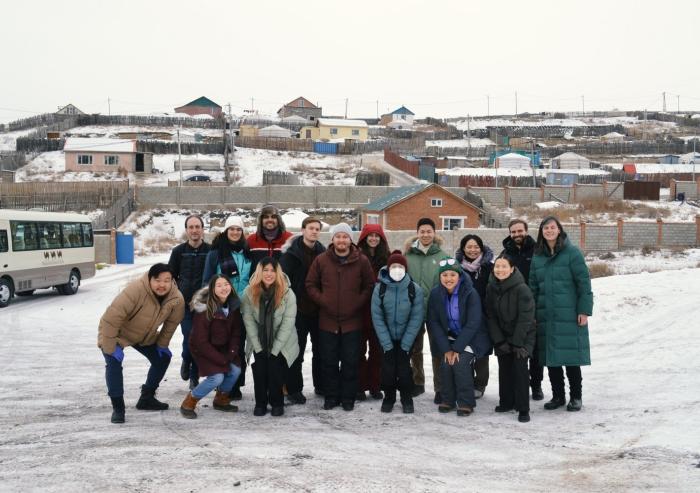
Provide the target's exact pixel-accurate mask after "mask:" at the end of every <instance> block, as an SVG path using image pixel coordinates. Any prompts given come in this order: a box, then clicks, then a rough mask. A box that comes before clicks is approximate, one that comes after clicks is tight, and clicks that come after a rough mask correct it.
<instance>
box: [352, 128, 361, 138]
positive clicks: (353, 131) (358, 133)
mask: <svg viewBox="0 0 700 493" xmlns="http://www.w3.org/2000/svg"><path fill="white" fill-rule="evenodd" d="M352 134H353V135H356V136H359V135H360V131H359V130H357V129H355V128H353V129H352Z"/></svg>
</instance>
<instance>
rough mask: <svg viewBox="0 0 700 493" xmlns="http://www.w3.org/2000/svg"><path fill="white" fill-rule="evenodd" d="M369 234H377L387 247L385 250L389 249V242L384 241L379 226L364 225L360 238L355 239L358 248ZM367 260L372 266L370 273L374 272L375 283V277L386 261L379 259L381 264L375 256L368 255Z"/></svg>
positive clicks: (382, 232)
mask: <svg viewBox="0 0 700 493" xmlns="http://www.w3.org/2000/svg"><path fill="white" fill-rule="evenodd" d="M370 233H375V234H378V235H379V236H380V238H381V239H382V241H383V242H384V244H385V245H386V246H387V249H388V248H389V242H388V241H387V239H386V235H385V234H384V230H383V229H382V227H381V226H380V225H379V224H365V225H364V226H362V230H361V231H360V237H359V238H358V239H357V245H358V246H359V245H360V243H362V242H363V241H364V240H365V239H366V238H367V236H369V235H370ZM360 250H362V248H360ZM367 259H368V260H369V263H370V264H371V265H372V271H373V272H374V279H375V281H376V280H377V276H378V275H379V269H381V268H382V267H384V266H385V265H386V260H387V259H381V260H383V262H382V261H381V260H380V259H379V258H378V256H376V255H375V256H374V257H370V256H369V255H367Z"/></svg>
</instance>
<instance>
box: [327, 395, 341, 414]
mask: <svg viewBox="0 0 700 493" xmlns="http://www.w3.org/2000/svg"><path fill="white" fill-rule="evenodd" d="M339 405H340V402H338V400H337V399H329V398H326V399H325V400H324V401H323V409H325V410H326V411H330V410H331V409H333V408H334V407H338V406H339Z"/></svg>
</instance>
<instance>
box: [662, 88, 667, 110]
mask: <svg viewBox="0 0 700 493" xmlns="http://www.w3.org/2000/svg"><path fill="white" fill-rule="evenodd" d="M661 95H662V96H663V98H664V113H666V91H664V92H662V93H661Z"/></svg>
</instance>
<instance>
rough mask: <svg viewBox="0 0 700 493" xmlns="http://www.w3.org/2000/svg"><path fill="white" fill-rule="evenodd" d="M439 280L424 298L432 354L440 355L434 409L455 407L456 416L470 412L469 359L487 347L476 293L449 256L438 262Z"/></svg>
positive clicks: (472, 396)
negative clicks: (437, 397)
mask: <svg viewBox="0 0 700 493" xmlns="http://www.w3.org/2000/svg"><path fill="white" fill-rule="evenodd" d="M438 265H439V269H440V270H439V275H440V284H439V285H437V286H436V287H434V288H433V290H432V291H431V292H430V298H429V299H428V330H429V331H430V335H431V340H432V346H431V349H432V351H433V356H434V357H439V358H440V384H441V386H440V395H441V397H442V402H441V403H440V404H439V406H438V411H440V412H441V413H448V412H450V411H452V410H453V409H454V408H455V405H456V407H457V415H458V416H469V415H470V414H472V412H474V407H476V400H475V399H474V377H473V373H472V366H471V365H472V362H473V360H474V358H480V357H482V356H484V355H485V354H487V353H488V352H489V351H491V341H490V339H489V335H488V331H487V329H486V326H485V325H484V324H483V323H482V320H481V318H482V308H481V300H480V299H479V294H478V293H477V292H476V290H475V289H474V287H473V286H472V281H471V279H470V278H469V276H467V275H466V274H464V272H462V268H461V267H460V266H459V262H457V261H456V260H455V259H453V258H446V259H443V260H441V261H440V262H439V263H438Z"/></svg>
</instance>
